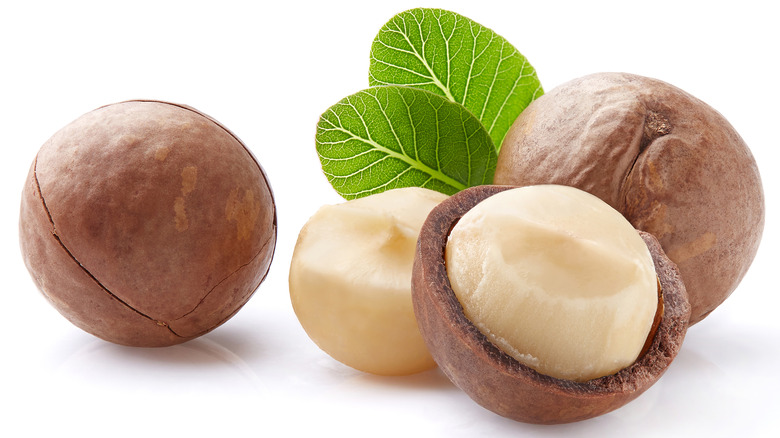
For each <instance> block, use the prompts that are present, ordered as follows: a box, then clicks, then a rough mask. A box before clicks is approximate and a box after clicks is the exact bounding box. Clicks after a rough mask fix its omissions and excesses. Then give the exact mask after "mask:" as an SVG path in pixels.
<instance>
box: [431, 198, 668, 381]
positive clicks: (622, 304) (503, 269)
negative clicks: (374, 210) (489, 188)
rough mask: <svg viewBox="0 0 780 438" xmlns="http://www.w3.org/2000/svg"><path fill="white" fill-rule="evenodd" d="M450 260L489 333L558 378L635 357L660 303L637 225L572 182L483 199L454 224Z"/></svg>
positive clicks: (618, 365)
mask: <svg viewBox="0 0 780 438" xmlns="http://www.w3.org/2000/svg"><path fill="white" fill-rule="evenodd" d="M445 264H446V266H447V275H448V278H449V280H450V284H451V285H452V290H453V292H454V293H455V296H456V297H457V298H458V301H459V302H460V303H461V305H462V306H463V310H464V314H465V315H466V317H467V318H468V319H469V320H470V321H471V322H472V323H474V325H476V326H477V327H478V328H479V329H480V331H481V332H483V333H484V334H485V335H486V336H487V337H488V339H490V341H491V342H492V343H494V344H496V345H497V346H498V347H499V348H501V349H502V350H503V351H505V352H506V353H508V354H509V355H510V356H512V357H514V358H515V359H517V360H518V361H520V362H521V363H523V364H525V365H528V366H530V367H531V368H533V369H535V370H536V371H539V372H540V373H542V374H546V375H548V376H552V377H557V378H561V379H568V380H575V381H587V380H591V379H594V378H597V377H601V376H604V375H607V374H613V373H615V372H617V371H619V370H620V369H622V368H625V367H627V366H629V365H631V364H632V363H634V361H635V360H636V358H637V356H639V353H640V352H641V351H642V348H643V347H644V345H645V341H646V340H647V337H648V334H649V333H650V329H651V327H652V325H653V321H654V318H655V314H656V308H657V307H658V306H657V304H658V283H657V280H656V274H655V269H654V267H653V260H652V258H651V256H650V252H649V251H648V249H647V245H646V244H645V243H644V241H643V240H642V238H641V237H640V236H639V234H637V232H636V230H635V229H634V227H632V226H631V224H629V223H628V221H627V220H626V219H625V218H624V217H623V216H622V215H621V214H620V213H619V212H617V211H616V210H615V209H613V208H612V207H610V206H609V205H607V204H606V203H605V202H604V201H602V200H600V199H599V198H597V197H595V196H593V195H591V194H589V193H587V192H584V191H582V190H578V189H575V188H572V187H568V186H556V185H539V186H527V187H522V188H517V189H512V190H506V191H503V192H501V193H497V194H495V195H493V196H491V197H490V198H487V199H485V200H484V201H482V202H480V203H479V204H477V205H476V206H474V208H472V209H471V210H469V211H468V212H466V214H464V215H463V217H462V218H460V220H459V221H458V223H457V224H456V225H455V226H454V227H453V229H452V231H451V232H450V236H449V240H448V243H447V248H446V251H445Z"/></svg>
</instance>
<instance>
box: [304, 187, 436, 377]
mask: <svg viewBox="0 0 780 438" xmlns="http://www.w3.org/2000/svg"><path fill="white" fill-rule="evenodd" d="M446 198H447V196H446V195H443V194H441V193H438V192H434V191H432V190H428V189H422V188H416V187H410V188H403V189H394V190H389V191H386V192H383V193H380V194H376V195H371V196H368V197H364V198H360V199H357V200H353V201H348V202H345V203H342V204H338V205H328V206H324V207H322V208H321V209H320V210H319V211H317V213H316V214H315V215H314V216H313V217H312V218H311V219H309V221H308V222H307V223H306V225H305V226H304V227H303V229H302V230H301V233H300V235H299V237H298V242H297V244H296V246H295V251H294V253H293V257H292V262H291V266H290V278H289V280H290V297H291V299H292V304H293V308H294V310H295V313H296V315H297V317H298V319H299V321H300V322H301V325H302V326H303V328H304V329H305V330H306V333H307V334H308V335H309V337H311V339H312V340H313V341H314V342H315V343H316V344H317V345H318V346H319V347H320V348H322V349H323V350H324V351H325V352H326V353H328V354H329V355H330V356H332V357H333V358H334V359H336V360H338V361H340V362H342V363H344V364H346V365H349V366H351V367H353V368H356V369H359V370H361V371H366V372H370V373H374V374H381V375H403V374H411V373H416V372H419V371H424V370H426V369H430V368H433V367H434V366H435V363H434V362H433V359H432V358H431V356H430V354H429V353H428V350H427V348H426V347H425V343H424V341H423V339H422V337H421V336H420V332H419V329H418V328H417V322H416V320H415V317H414V310H413V308H412V298H411V276H412V262H413V259H414V251H415V246H416V243H417V235H418V233H419V231H420V228H421V227H422V223H423V221H424V220H425V218H426V217H427V215H428V213H429V212H430V211H431V210H432V209H433V207H435V206H436V205H438V204H439V203H440V202H441V201H443V200H444V199H446Z"/></svg>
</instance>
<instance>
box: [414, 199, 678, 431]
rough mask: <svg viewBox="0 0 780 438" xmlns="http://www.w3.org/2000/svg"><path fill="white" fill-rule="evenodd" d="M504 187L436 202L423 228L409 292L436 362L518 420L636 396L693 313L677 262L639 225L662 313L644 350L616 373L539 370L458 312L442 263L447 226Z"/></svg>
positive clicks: (603, 409) (548, 418)
mask: <svg viewBox="0 0 780 438" xmlns="http://www.w3.org/2000/svg"><path fill="white" fill-rule="evenodd" d="M510 188H513V187H508V186H481V187H475V188H471V189H466V190H464V191H461V192H459V193H457V194H456V195H454V196H452V197H450V198H449V199H447V200H446V201H444V202H442V203H441V204H440V205H439V206H437V207H436V208H435V209H434V210H433V211H431V214H430V215H429V216H428V218H427V219H426V221H425V223H424V224H423V228H422V230H421V231H420V237H419V239H418V244H417V253H416V255H415V261H414V272H413V276H412V298H413V303H414V310H415V315H416V317H417V321H418V323H419V325H420V331H421V333H422V335H423V338H424V339H425V342H426V344H427V345H428V348H429V350H430V352H431V354H432V355H433V357H434V359H435V360H436V363H437V364H438V365H439V366H440V368H441V369H442V371H443V372H444V373H445V374H446V375H447V376H448V377H449V378H450V380H452V381H453V383H455V384H456V385H457V386H458V387H460V388H461V389H462V390H464V391H465V392H466V393H467V394H468V395H469V396H470V397H471V398H472V399H474V400H475V401H476V402H477V403H479V404H480V405H482V406H483V407H485V408H487V409H489V410H491V411H493V412H495V413H497V414H499V415H503V416H506V417H509V418H512V419H515V420H518V421H524V422H529V423H540V424H553V423H565V422H572V421H579V420H584V419H587V418H592V417H595V416H598V415H601V414H604V413H607V412H609V411H612V410H614V409H616V408H618V407H620V406H623V405H624V404H626V403H628V402H629V401H631V400H633V399H634V398H636V397H637V396H639V395H640V394H641V393H642V392H644V391H645V390H647V389H648V388H649V387H650V386H651V385H652V384H653V383H655V382H656V381H657V380H658V378H660V376H661V375H662V374H663V373H664V371H665V370H666V369H667V367H668V366H669V365H670V364H671V362H672V360H673V359H674V357H675V356H676V355H677V352H678V351H679V349H680V346H681V345H682V341H683V338H684V337H685V332H686V330H687V327H688V319H689V317H690V305H689V303H688V301H687V297H686V294H685V287H684V286H683V284H682V280H681V279H680V276H679V271H678V270H677V268H676V266H675V265H674V263H672V262H670V261H669V259H668V258H666V257H665V256H664V255H663V251H662V250H661V247H660V245H659V244H658V243H657V241H656V240H655V239H654V238H653V237H652V236H651V235H649V234H647V233H643V232H639V234H640V236H641V237H642V239H643V240H644V241H645V243H646V244H647V247H648V249H649V251H650V254H651V255H652V257H653V262H654V265H655V270H656V273H657V276H658V281H659V285H660V288H661V294H660V296H661V297H660V299H659V305H661V306H663V313H662V314H661V317H660V320H659V321H658V323H657V324H658V325H657V328H656V329H655V331H654V333H655V334H654V335H653V337H652V339H650V340H649V345H648V346H647V348H646V351H645V352H644V353H642V354H641V355H640V356H639V358H638V359H637V360H636V362H634V363H633V364H632V365H630V366H629V367H627V368H624V369H622V370H620V371H619V372H617V373H615V374H612V375H608V376H604V377H600V378H597V379H593V380H589V381H587V382H583V383H578V382H574V381H571V380H564V379H557V378H554V377H550V376H546V375H543V374H540V373H538V372H537V371H535V370H533V369H532V368H530V367H528V366H526V365H523V364H521V363H520V362H518V361H517V360H516V359H514V358H513V357H511V356H510V355H508V354H507V353H505V352H504V351H502V350H501V349H500V348H498V347H497V346H496V345H495V344H493V343H492V342H490V341H489V340H488V338H487V337H486V336H485V335H484V334H483V333H482V332H480V330H479V329H478V328H477V327H476V326H475V325H474V324H473V323H472V322H471V321H470V320H469V319H468V318H466V316H465V314H464V313H463V308H462V306H461V304H460V303H459V301H458V300H457V297H456V296H455V294H454V293H453V291H452V287H451V285H450V282H449V278H448V275H447V267H446V263H445V256H444V253H445V249H446V245H447V240H448V235H449V233H450V230H452V228H453V227H454V226H455V224H456V223H457V221H458V220H459V219H460V218H461V217H462V216H463V215H464V214H465V213H466V212H467V211H469V210H470V209H471V208H472V207H473V206H474V205H476V204H478V203H479V202H481V201H482V200H484V199H486V198H488V197H490V196H491V195H493V194H495V193H499V192H501V191H504V190H508V189H510Z"/></svg>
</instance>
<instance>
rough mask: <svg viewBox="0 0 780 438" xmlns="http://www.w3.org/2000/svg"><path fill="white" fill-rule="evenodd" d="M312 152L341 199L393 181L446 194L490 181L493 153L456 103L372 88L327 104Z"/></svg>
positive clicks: (411, 92) (395, 185)
mask: <svg viewBox="0 0 780 438" xmlns="http://www.w3.org/2000/svg"><path fill="white" fill-rule="evenodd" d="M316 142H317V153H318V154H319V157H320V162H321V163H322V170H323V172H324V173H325V175H326V176H327V177H328V180H329V181H330V183H331V185H333V188H335V189H336V191H337V192H338V193H339V194H340V195H341V196H343V197H344V198H346V199H354V198H360V197H363V196H367V195H371V194H374V193H379V192H383V191H385V190H390V189H393V188H398V187H425V188H429V189H432V190H436V191H439V192H442V193H446V194H453V193H455V192H457V191H459V190H462V189H464V188H467V187H471V186H475V185H481V184H489V183H491V182H492V181H493V173H494V172H495V169H496V159H497V154H496V151H495V147H494V146H493V143H492V141H491V140H490V136H489V135H488V133H487V131H485V128H484V127H483V126H482V124H481V123H480V122H479V120H477V119H476V118H475V117H474V116H473V115H472V114H471V113H469V112H468V111H467V110H466V109H465V108H464V107H463V106H462V105H459V104H456V103H453V102H450V101H448V100H447V99H445V98H443V97H440V96H438V95H436V94H433V93H429V92H427V91H423V90H419V89H416V88H409V87H394V86H388V87H373V88H369V89H366V90H363V91H360V92H358V93H355V94H353V95H351V96H349V97H346V98H344V99H343V100H341V101H340V102H339V103H337V104H335V105H333V106H332V107H330V108H329V109H328V110H327V111H326V112H325V113H324V114H323V115H322V116H321V117H320V121H319V123H318V124H317V134H316Z"/></svg>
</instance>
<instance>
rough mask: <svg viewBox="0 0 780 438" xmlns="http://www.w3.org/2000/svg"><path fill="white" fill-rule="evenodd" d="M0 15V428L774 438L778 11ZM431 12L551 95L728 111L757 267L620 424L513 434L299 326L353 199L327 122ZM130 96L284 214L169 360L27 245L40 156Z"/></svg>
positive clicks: (5, 431) (633, 6) (417, 378)
mask: <svg viewBox="0 0 780 438" xmlns="http://www.w3.org/2000/svg"><path fill="white" fill-rule="evenodd" d="M0 4H1V5H2V6H0V141H2V152H3V155H4V157H3V158H2V160H0V166H2V167H1V168H0V178H2V181H1V182H2V184H0V194H2V206H3V208H2V213H0V219H1V220H2V223H0V239H2V241H1V242H0V248H1V249H0V251H2V252H1V253H0V254H2V267H3V268H2V269H3V270H2V278H3V279H4V280H5V286H4V287H3V288H2V292H0V313H2V318H0V324H2V325H0V336H2V338H1V339H0V345H1V346H2V353H1V354H2V359H0V397H1V398H2V400H3V401H4V402H5V403H4V404H5V407H4V408H2V409H1V410H0V435H1V436H4V437H8V436H33V435H39V434H42V433H48V434H52V435H54V434H58V435H59V434H67V435H66V436H68V435H71V434H75V433H78V434H81V435H83V436H136V435H146V436H152V435H168V436H187V435H190V436H209V435H216V434H229V435H220V436H290V435H300V434H303V433H306V434H308V435H313V436H320V435H325V436H329V435H332V434H340V435H344V436H395V435H398V434H405V435H410V436H420V435H422V434H423V433H424V434H425V435H427V436H477V434H483V435H485V436H523V435H527V434H529V433H530V434H533V435H535V436H542V437H552V436H594V437H595V436H598V437H608V436H621V437H623V436H632V437H636V436H662V435H661V434H664V435H667V436H716V437H717V436H736V435H737V434H740V436H746V437H747V436H751V437H752V436H780V418H779V417H780V415H778V414H779V413H780V402H778V396H777V393H778V391H780V378H778V375H779V374H780V372H779V369H780V318H778V311H779V310H778V309H780V298H778V292H779V289H780V286H778V277H777V275H778V274H777V273H778V269H777V255H776V254H777V250H778V244H779V243H780V237H779V236H778V229H777V228H776V227H777V226H778V225H780V224H778V221H777V216H778V210H777V209H778V196H780V195H778V189H779V188H780V183H778V178H780V172H778V171H777V169H775V168H774V166H776V165H778V158H780V155H779V153H778V148H780V144H779V143H780V142H779V141H778V134H777V130H778V126H779V125H780V110H778V102H780V88H779V87H778V78H780V71H778V70H779V69H778V67H779V64H778V53H780V50H778V49H779V48H780V47H778V46H779V45H780V32H778V30H777V18H778V16H777V13H776V12H774V11H775V8H774V7H773V5H771V4H770V2H768V1H767V2H763V3H762V2H752V1H738V2H713V1H710V2H684V1H679V0H676V1H655V2H625V1H615V2H604V1H601V2H600V1H585V2H556V1H547V0H545V1H541V0H537V1H521V0H515V1H512V2H505V3H503V2H494V1H488V0H479V1H473V0H471V1H449V2H443V1H440V2H432V1H422V0H419V1H393V2H376V3H374V2H368V1H359V2H343V1H321V2H310V3H303V2H295V1H281V2H273V3H272V5H271V6H266V5H264V4H263V3H261V2H236V1H229V0H220V1H211V2H202V1H182V2H166V1H163V0H154V1H145V0H136V1H132V2H97V1H96V2H82V1H68V2H51V3H42V2H35V1H25V2H21V1H5V0H3V1H2V3H0ZM419 6H429V7H431V6H435V7H444V8H447V9H450V10H453V11H456V12H459V13H461V14H463V15H465V16H467V17H470V18H472V19H474V20H476V21H478V22H480V23H482V24H483V25H486V26H488V27H490V28H492V29H493V30H495V31H496V32H498V33H499V34H501V35H502V36H504V37H505V38H507V39H508V40H509V41H510V42H511V43H513V44H514V45H515V46H516V47H517V48H518V49H519V50H520V51H521V52H522V53H523V54H524V55H526V56H527V57H528V59H529V60H530V61H531V63H532V64H533V65H534V66H535V67H536V69H537V71H538V74H539V76H540V78H541V80H542V83H543V85H544V87H545V89H546V90H550V89H552V88H553V87H555V86H556V85H558V84H561V83H563V82H565V81H567V80H570V79H573V78H575V77H578V76H582V75H585V74H588V73H594V72H599V71H626V72H631V73H637V74H642V75H646V76H652V77H656V78H659V79H662V80H665V81H667V82H670V83H672V84H674V85H677V86H679V87H681V88H683V89H685V90H687V91H689V92H690V93H692V94H693V95H695V96H697V97H699V98H701V99H702V100H704V101H706V102H708V103H710V104H711V105H712V106H713V107H715V108H716V109H718V110H719V111H720V112H721V113H723V114H724V115H725V116H726V118H727V119H729V120H730V122H731V123H732V124H733V125H734V126H735V127H736V128H737V130H738V131H739V132H740V133H741V135H742V136H743V138H744V139H745V140H746V142H747V143H748V145H750V147H751V148H752V151H753V154H754V155H755V157H756V160H757V161H758V164H759V168H760V170H761V172H762V177H763V181H764V190H765V194H766V203H767V204H766V219H767V222H766V227H765V231H764V237H763V241H762V244H761V248H760V250H759V253H758V256H757V257H756V259H755V262H754V263H753V266H752V268H751V270H750V272H749V273H748V275H747V276H746V278H745V279H744V281H743V282H742V284H741V285H740V286H739V288H738V289H737V291H736V292H735V293H734V294H733V295H732V297H731V298H729V300H727V301H726V303H725V304H723V305H722V306H721V307H720V308H719V309H718V310H717V311H715V312H714V313H713V314H712V315H711V316H710V317H708V318H707V319H706V320H704V321H703V322H701V323H700V324H698V325H696V326H694V327H692V328H691V329H690V330H689V332H688V337H687V339H686V342H685V345H684V347H683V349H682V351H681V353H680V354H679V356H678V357H677V359H676V361H675V362H674V364H673V365H672V367H671V368H670V369H669V371H668V372H667V373H666V375H665V376H664V377H663V378H662V379H661V381H660V382H659V383H657V384H656V385H655V386H654V387H652V388H651V389H650V390H649V391H648V392H646V393H645V394H644V395H642V396H641V397H640V398H639V399H637V400H636V401H634V402H632V403H630V404H629V405H627V406H625V407H624V408H622V409H619V410H618V411H616V412H613V413H610V414H607V415H605V416H602V417H599V418H597V419H594V420H589V421H585V422H580V423H576V424H571V425H563V426H546V427H541V426H531V425H526V424H521V423H516V422H513V421H510V420H506V419H504V418H501V417H498V416H496V415H494V414H492V413H491V412H488V411H486V410H484V409H483V408H481V407H479V406H478V405H476V404H474V403H473V402H471V400H470V399H469V398H468V397H467V396H466V395H465V394H463V393H462V392H461V391H460V390H458V389H457V388H456V387H454V386H453V385H452V384H451V383H449V381H448V380H447V379H446V378H445V377H444V376H443V375H442V374H441V373H440V372H439V371H431V372H427V373H422V374H419V375H414V376H410V377H399V378H389V377H376V376H371V375H366V374H362V373H359V372H357V371H354V370H352V369H350V368H347V367H345V366H343V365H341V364H340V363H338V362H336V361H334V360H332V359H331V358H330V357H328V356H326V355H325V354H324V353H323V352H322V351H320V350H319V349H318V348H317V347H316V346H315V345H314V344H313V343H312V342H311V341H310V340H309V339H308V337H307V336H306V334H305V333H304V332H303V330H302V329H301V327H300V325H299V324H298V322H297V320H296V318H295V315H294V313H293V311H292V307H291V305H290V301H289V297H288V290H287V273H288V268H289V262H290V257H291V253H292V249H293V246H294V243H295V240H296V237H297V234H298V231H299V230H300V228H301V226H302V225H303V224H304V222H305V221H306V220H307V219H308V218H309V216H311V215H312V214H313V213H314V212H315V211H316V209H317V208H319V207H320V206H321V205H323V204H326V203H336V202H340V198H339V197H338V195H336V193H335V192H334V191H333V190H332V188H331V187H330V185H329V184H328V182H327V180H326V179H325V177H324V176H323V175H322V173H321V170H320V165H319V162H318V159H317V156H316V153H315V149H314V133H315V125H316V123H317V120H318V117H319V115H320V114H321V113H322V112H323V111H325V110H326V109H327V108H328V107H329V106H330V105H332V104H334V103H336V102H337V101H338V100H340V99H341V98H343V97H345V96H347V95H349V94H352V93H354V92H356V91H359V90H360V89H363V88H365V87H367V81H368V80H367V70H368V54H369V48H370V45H371V42H372V40H373V38H374V36H375V34H376V32H377V31H378V29H379V28H380V27H381V26H382V25H383V24H384V23H385V22H386V21H387V20H388V19H390V18H391V17H392V16H393V15H394V14H396V13H398V12H401V11H403V10H406V9H409V8H413V7H419ZM133 98H149V99H162V100H169V101H174V102H179V103H185V104H188V105H191V106H194V107H195V108H197V109H199V110H201V111H203V112H205V113H207V114H209V115H211V116H213V117H215V118H216V119H217V120H219V121H221V122H222V123H223V124H225V125H226V126H227V127H228V128H229V129H231V130H232V131H234V132H235V133H236V134H237V135H238V136H239V137H241V138H242V139H243V140H244V142H245V143H246V144H247V145H248V146H249V148H250V149H252V151H253V152H254V154H255V155H256V156H257V157H258V159H259V160H260V162H261V163H262V165H263V167H264V168H265V170H266V172H267V173H268V176H269V178H270V181H271V183H272V186H273V190H274V192H275V195H276V201H277V207H278V221H279V235H278V245H277V249H276V255H275V259H274V262H273V265H272V268H271V271H270V274H269V275H268V278H267V280H266V281H265V283H263V284H262V285H261V286H260V288H259V290H258V291H257V293H256V294H255V296H254V297H253V299H252V300H250V302H249V303H248V304H247V305H246V306H245V307H244V308H243V309H242V311H241V312H239V313H238V314H237V315H236V316H235V317H234V318H233V319H231V320H230V321H228V322H227V323H226V324H224V325H223V326H221V327H220V328H218V329H217V330H215V331H213V332H212V333H210V334H208V335H206V336H203V337H202V338H199V339H197V340H194V341H191V342H188V343H186V344H183V345H179V346H175V347H170V348H164V349H139V348H127V347H120V346H116V345H112V344H109V343H106V342H104V341H101V340H98V339H96V338H94V337H92V336H91V335H88V334H86V333H84V332H82V331H80V330H79V329H77V328H75V327H74V326H72V325H70V323H68V322H67V321H66V320H65V319H64V318H63V317H61V316H60V315H59V314H58V313H57V312H56V311H55V310H54V309H53V308H52V307H50V306H49V305H48V304H47V302H46V301H45V300H44V299H43V298H42V297H41V296H40V295H39V293H38V292H37V291H36V289H35V287H34V285H33V283H32V281H31V280H30V278H29V275H28V274H27V272H26V270H25V268H24V265H23V264H22V261H21V256H20V252H19V245H18V232H17V228H18V214H19V201H20V194H21V188H22V184H23V182H24V179H25V176H26V173H27V170H28V167H29V165H30V163H31V162H32V160H33V158H34V156H35V154H36V152H37V150H38V148H39V147H40V145H41V144H43V143H44V142H45V141H46V139H47V138H48V137H49V136H51V135H52V134H53V133H54V132H55V131H57V130H58V129H59V128H61V127H62V126H64V125H65V124H67V123H69V122H70V121H72V120H74V119H75V118H77V117H78V116H80V115H81V114H83V113H85V112H88V111H90V110H92V109H94V108H96V107H98V106H101V105H104V104H108V103H113V102H117V101H122V100H126V99H133ZM712 213H713V214H718V212H716V211H715V212H712ZM487 434H489V435H487ZM40 436H47V435H40ZM55 436H56V435H55Z"/></svg>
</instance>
